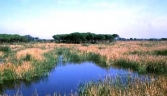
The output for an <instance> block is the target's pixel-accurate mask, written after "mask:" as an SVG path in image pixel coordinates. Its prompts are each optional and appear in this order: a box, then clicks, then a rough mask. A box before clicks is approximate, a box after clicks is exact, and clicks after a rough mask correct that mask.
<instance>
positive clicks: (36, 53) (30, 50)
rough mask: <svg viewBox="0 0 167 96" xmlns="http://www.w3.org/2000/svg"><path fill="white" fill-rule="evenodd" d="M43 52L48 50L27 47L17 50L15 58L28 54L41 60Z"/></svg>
mask: <svg viewBox="0 0 167 96" xmlns="http://www.w3.org/2000/svg"><path fill="white" fill-rule="evenodd" d="M45 52H48V50H42V49H40V48H28V49H25V50H21V51H19V52H17V53H16V58H17V59H21V58H22V57H25V56H26V55H27V54H29V55H31V56H32V57H33V58H34V59H36V60H43V59H44V57H43V56H42V55H43V54H44V53H45Z"/></svg>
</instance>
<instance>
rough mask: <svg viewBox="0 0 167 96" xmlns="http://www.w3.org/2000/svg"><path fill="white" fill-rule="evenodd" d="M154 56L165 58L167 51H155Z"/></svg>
mask: <svg viewBox="0 0 167 96" xmlns="http://www.w3.org/2000/svg"><path fill="white" fill-rule="evenodd" d="M153 54H154V55H161V56H167V49H163V50H155V51H154V52H153Z"/></svg>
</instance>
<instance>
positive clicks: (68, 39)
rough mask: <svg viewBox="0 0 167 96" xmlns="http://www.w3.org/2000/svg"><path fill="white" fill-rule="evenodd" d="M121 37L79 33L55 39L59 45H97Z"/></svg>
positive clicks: (57, 36)
mask: <svg viewBox="0 0 167 96" xmlns="http://www.w3.org/2000/svg"><path fill="white" fill-rule="evenodd" d="M117 37H119V35H117V34H113V35H110V34H94V33H90V32H88V33H78V32H74V33H71V34H61V35H54V36H53V38H54V40H55V41H56V42H58V43H75V44H80V43H97V42H111V41H114V40H115V39H116V38H117Z"/></svg>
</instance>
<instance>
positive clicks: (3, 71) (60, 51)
mask: <svg viewBox="0 0 167 96" xmlns="http://www.w3.org/2000/svg"><path fill="white" fill-rule="evenodd" d="M58 55H64V57H65V58H64V62H66V61H73V62H82V61H84V60H87V61H89V60H90V61H93V62H95V63H97V64H98V65H99V66H102V67H109V66H115V67H121V68H128V69H131V70H134V71H137V72H139V73H145V74H146V73H151V74H157V75H156V79H155V78H154V77H151V76H150V77H151V78H152V80H151V81H150V82H144V83H143V82H142V81H141V80H139V79H136V80H133V81H131V80H130V81H128V86H121V82H119V78H118V84H117V86H116V85H113V84H112V80H111V79H109V80H108V79H105V80H102V81H101V82H89V83H87V84H85V85H84V86H85V87H84V88H83V89H82V90H81V91H80V92H79V95H80V96H85V95H86V96H106V95H107V94H108V95H109V96H110V95H112V96H117V95H121V96H122V95H123V96H127V95H129V96H131V95H137V96H141V95H142V96H143V95H149V96H155V95H158V96H165V95H167V77H166V76H165V75H166V74H167V42H166V41H118V42H113V43H110V44H55V43H46V44H44V43H32V44H31V43H28V44H24V43H23V44H1V45H0V60H1V61H0V83H4V82H6V81H12V80H28V81H30V80H31V79H33V78H34V77H40V76H44V75H48V74H49V71H50V70H51V69H52V68H54V67H55V66H56V63H55V62H56V61H57V57H58ZM120 78H121V77H120ZM119 85H120V86H119Z"/></svg>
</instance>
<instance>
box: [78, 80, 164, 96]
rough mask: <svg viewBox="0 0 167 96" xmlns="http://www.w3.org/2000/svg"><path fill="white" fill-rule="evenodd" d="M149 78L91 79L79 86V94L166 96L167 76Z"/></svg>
mask: <svg viewBox="0 0 167 96" xmlns="http://www.w3.org/2000/svg"><path fill="white" fill-rule="evenodd" d="M151 78H152V79H139V78H136V79H134V78H131V77H129V78H123V77H116V79H115V78H106V79H103V80H101V81H98V82H93V81H92V82H89V83H86V84H84V85H83V86H82V87H81V89H80V90H79V96H166V95H167V78H166V77H157V78H156V79H155V78H154V77H151ZM115 80H116V81H115Z"/></svg>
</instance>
